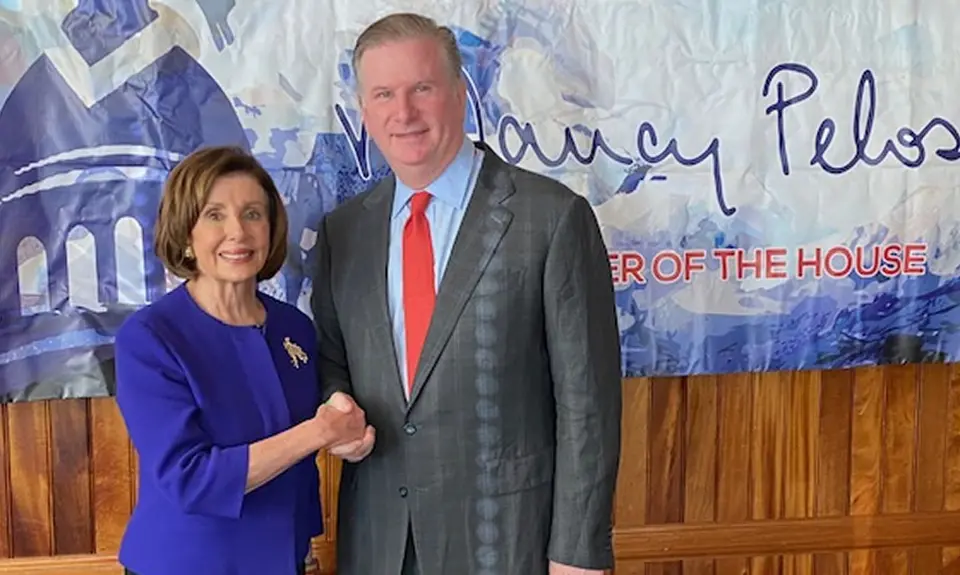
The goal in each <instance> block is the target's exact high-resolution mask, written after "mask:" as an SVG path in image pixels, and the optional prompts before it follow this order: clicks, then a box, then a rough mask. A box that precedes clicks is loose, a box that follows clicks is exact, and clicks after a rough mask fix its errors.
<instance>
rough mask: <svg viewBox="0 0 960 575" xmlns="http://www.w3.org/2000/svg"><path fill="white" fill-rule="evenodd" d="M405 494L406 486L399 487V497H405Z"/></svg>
mask: <svg viewBox="0 0 960 575" xmlns="http://www.w3.org/2000/svg"><path fill="white" fill-rule="evenodd" d="M406 496H407V488H406V487H401V488H400V497H406Z"/></svg>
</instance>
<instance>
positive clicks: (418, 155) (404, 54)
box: [358, 38, 466, 184]
mask: <svg viewBox="0 0 960 575" xmlns="http://www.w3.org/2000/svg"><path fill="white" fill-rule="evenodd" d="M358 68H359V70H358V79H359V83H360V108H361V112H362V115H363V121H364V125H365V126H366V129H367V132H368V133H369V134H370V137H371V138H373V141H374V142H376V144H377V147H378V148H380V151H381V152H382V153H383V155H384V156H385V157H386V159H387V162H388V163H389V164H390V166H391V168H393V169H394V171H396V172H400V173H403V172H406V173H408V174H430V176H429V177H430V179H433V178H435V177H436V176H438V175H439V174H440V172H442V171H443V169H444V167H445V165H446V163H449V161H450V160H451V159H452V158H453V156H454V155H456V151H457V150H458V149H459V148H460V146H461V144H462V143H463V138H464V126H463V122H464V116H465V113H466V112H465V110H466V86H465V85H464V83H463V80H462V79H461V78H460V76H459V74H457V75H456V76H455V75H454V74H453V71H452V70H451V69H450V65H449V63H448V60H447V58H446V55H445V54H444V53H443V50H442V48H441V45H440V42H438V41H437V40H436V39H434V38H415V39H406V40H398V41H393V42H387V43H384V44H381V45H378V46H374V47H371V48H369V49H367V51H366V52H364V54H363V56H362V58H361V59H360V63H359V66H358ZM398 175H399V174H398ZM414 177H415V178H416V177H417V176H414ZM426 183H428V182H424V184H426Z"/></svg>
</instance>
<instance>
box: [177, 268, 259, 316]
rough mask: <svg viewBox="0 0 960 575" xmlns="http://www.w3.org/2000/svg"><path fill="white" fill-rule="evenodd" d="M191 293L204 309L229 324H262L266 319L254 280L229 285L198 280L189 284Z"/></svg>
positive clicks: (201, 278) (188, 287)
mask: <svg viewBox="0 0 960 575" xmlns="http://www.w3.org/2000/svg"><path fill="white" fill-rule="evenodd" d="M187 291H188V292H190V295H191V296H193V299H194V301H196V302H197V305H199V306H200V308H201V309H203V310H204V311H205V312H207V313H208V314H210V315H212V316H213V317H215V318H217V319H219V320H220V321H222V322H223V323H225V324H228V325H261V324H262V323H263V322H264V321H265V319H266V310H265V309H263V305H262V304H261V303H260V300H259V299H257V284H256V282H255V281H254V280H250V281H246V282H243V283H229V282H219V281H216V280H211V279H207V278H204V277H198V278H196V279H192V280H190V281H188V282H187Z"/></svg>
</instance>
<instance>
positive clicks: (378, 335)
mask: <svg viewBox="0 0 960 575" xmlns="http://www.w3.org/2000/svg"><path fill="white" fill-rule="evenodd" d="M394 186H395V180H394V176H393V175H392V174H391V175H389V176H387V177H385V178H384V179H382V180H381V181H380V183H378V184H377V185H376V187H374V189H373V190H371V192H370V193H369V194H368V195H367V197H366V198H365V199H364V201H363V206H364V208H366V210H367V211H366V214H367V217H366V220H365V221H363V222H359V225H360V226H361V229H362V230H364V236H365V238H366V241H365V243H364V248H363V250H364V252H365V253H364V254H363V255H362V256H361V258H360V261H361V262H366V263H365V264H363V265H364V267H366V268H367V269H369V270H371V271H372V272H373V273H374V277H373V278H372V282H373V285H372V288H371V291H370V296H369V297H368V298H367V302H366V303H365V305H364V306H363V313H364V314H366V316H367V325H369V326H372V328H371V330H370V332H371V333H370V337H371V338H372V341H373V346H374V347H373V349H372V350H370V351H371V353H372V354H374V355H381V356H383V357H384V358H385V360H384V375H385V376H386V381H385V383H386V384H387V387H388V388H390V389H392V390H394V392H395V393H396V399H397V401H398V405H403V404H405V403H406V402H407V399H406V397H405V395H404V393H403V383H402V380H401V379H400V371H399V369H400V368H399V366H398V365H397V361H396V353H395V352H394V350H395V349H396V347H394V341H393V327H392V322H391V321H390V307H389V303H388V299H387V259H388V257H389V249H390V209H391V205H392V203H393V190H394Z"/></svg>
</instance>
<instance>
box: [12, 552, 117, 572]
mask: <svg viewBox="0 0 960 575" xmlns="http://www.w3.org/2000/svg"><path fill="white" fill-rule="evenodd" d="M122 573H123V567H121V566H120V564H119V563H117V556H116V555H107V554H103V555H57V556H54V557H31V558H24V559H0V574H3V575H28V574H29V575H108V574H109V575H120V574H122Z"/></svg>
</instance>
